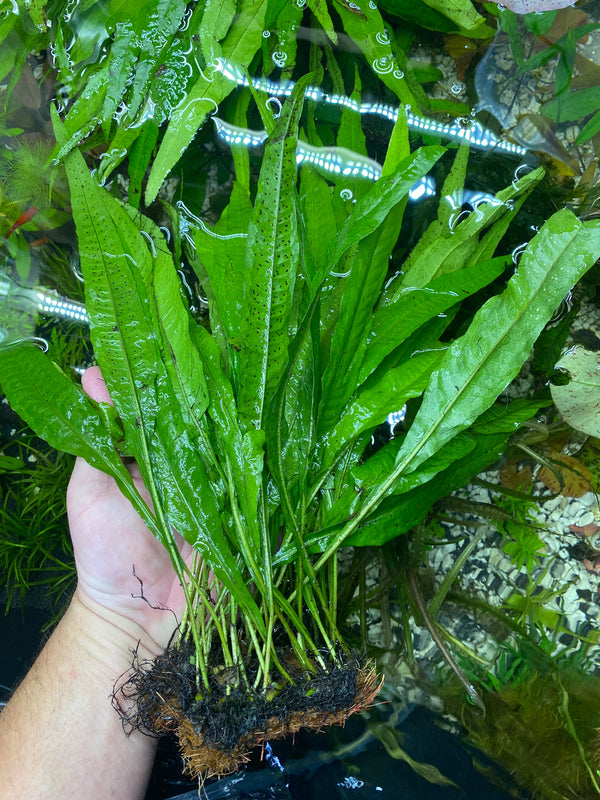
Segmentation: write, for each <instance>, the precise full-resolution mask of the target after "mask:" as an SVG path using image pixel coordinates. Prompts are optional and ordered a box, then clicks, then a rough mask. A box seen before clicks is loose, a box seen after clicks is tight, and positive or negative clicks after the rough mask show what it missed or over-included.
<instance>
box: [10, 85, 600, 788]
mask: <svg viewBox="0 0 600 800" xmlns="http://www.w3.org/2000/svg"><path fill="white" fill-rule="evenodd" d="M306 83H307V80H301V81H299V82H298V84H297V86H296V88H295V89H294V91H293V92H292V95H291V97H290V98H289V100H288V101H287V102H286V104H285V105H284V107H283V109H282V113H281V115H280V117H279V119H278V120H277V121H276V123H275V125H274V126H273V128H272V131H271V134H270V136H269V140H268V142H267V145H266V149H265V155H264V159H263V164H262V168H261V174H260V178H259V182H258V187H257V191H256V196H255V198H254V202H252V201H251V198H250V195H249V192H248V190H247V188H245V187H244V186H242V185H240V184H239V183H236V184H235V185H234V188H233V192H232V195H231V200H230V203H229V205H228V206H227V208H226V210H225V211H224V212H223V214H222V216H221V220H220V222H219V223H218V224H217V225H216V226H215V228H214V230H213V229H210V228H209V227H208V226H207V225H205V224H204V225H202V226H198V228H197V229H196V230H195V246H196V269H197V271H198V275H199V277H200V279H201V281H202V284H203V286H204V287H205V290H206V293H207V296H208V301H209V312H210V329H207V328H206V327H205V326H204V325H202V324H200V323H198V322H197V321H196V320H195V319H194V318H193V317H192V315H191V314H190V312H189V309H188V308H187V306H186V303H185V301H184V297H183V294H182V290H181V286H180V282H179V278H178V274H177V270H176V269H175V265H174V262H173V257H172V254H171V252H170V250H169V248H168V246H167V241H166V239H165V236H164V233H163V232H162V231H161V230H159V229H158V228H157V227H156V225H155V224H154V223H153V222H152V221H151V220H150V219H149V218H147V217H146V216H144V215H142V214H140V213H139V212H138V211H136V210H135V209H133V208H132V207H131V206H128V205H127V204H123V203H122V202H121V201H119V200H118V199H116V198H115V197H114V196H112V195H111V194H110V193H109V192H108V191H107V190H106V189H105V188H103V187H101V186H99V185H98V183H97V182H96V181H95V180H94V178H93V177H92V175H91V174H90V170H89V168H88V166H87V165H86V163H85V161H84V159H83V156H82V155H81V154H80V153H79V151H78V150H76V149H74V150H72V151H71V152H69V153H68V154H67V156H66V158H65V169H66V174H67V176H68V181H69V189H70V197H71V205H72V208H73V216H74V220H75V225H76V230H77V239H78V246H79V254H80V258H81V266H82V271H83V274H84V278H85V289H86V304H87V309H88V314H89V317H90V325H91V335H92V341H93V345H94V351H95V354H96V358H97V360H98V363H99V365H100V366H101V368H102V370H103V374H104V377H105V380H106V383H107V386H108V388H109V390H110V393H111V397H112V400H113V402H114V407H113V406H108V405H105V404H100V405H99V404H96V403H94V402H92V401H91V400H90V399H89V398H87V397H86V396H85V395H84V394H83V392H82V391H81V390H80V389H79V388H78V387H77V386H76V385H75V384H74V383H73V382H72V380H71V379H70V378H69V377H67V376H66V375H65V374H64V373H63V372H62V371H61V370H60V369H59V368H57V366H56V364H54V363H52V361H51V360H50V359H49V358H48V356H47V355H46V354H44V353H43V352H41V351H40V350H39V349H38V348H37V347H35V346H34V345H32V344H27V343H20V344H19V343H17V344H15V345H13V346H12V347H7V348H5V349H4V350H2V351H1V352H0V380H1V382H2V386H3V388H4V390H5V392H6V394H7V396H8V398H9V400H10V402H11V404H12V405H13V407H14V408H15V410H16V411H17V412H18V413H19V414H20V415H21V416H22V417H23V418H24V419H25V420H26V421H27V422H28V423H29V424H30V425H31V426H32V427H33V428H34V429H35V430H36V431H37V432H38V433H39V434H40V435H42V436H43V437H44V438H45V439H46V440H47V441H48V442H49V443H50V444H51V445H52V446H54V447H56V448H59V449H61V450H65V451H67V452H70V453H72V454H74V455H79V456H83V457H85V458H86V459H87V460H88V461H89V462H90V463H91V464H93V465H94V466H96V467H98V468H100V469H102V470H103V471H105V472H106V473H108V474H110V475H112V476H113V477H114V478H115V480H116V481H117V483H118V485H119V486H120V488H121V490H122V491H123V493H124V494H125V495H126V496H127V497H128V498H129V499H130V500H131V502H132V503H133V505H134V507H135V508H136V509H137V510H138V512H139V513H140V515H141V516H142V518H143V519H144V521H145V522H146V524H147V525H148V527H149V528H150V530H151V531H152V532H153V533H154V534H155V535H156V536H157V537H158V538H159V539H160V541H161V542H162V543H163V544H164V546H165V547H166V548H167V550H168V551H169V553H170V555H171V558H172V561H173V566H174V568H175V570H176V572H177V574H178V575H179V577H180V580H181V583H182V586H183V587H184V590H185V594H186V601H187V608H186V613H185V615H184V618H183V619H182V620H181V623H180V626H179V629H178V632H177V635H176V636H175V637H174V640H173V644H172V647H171V648H170V649H169V650H168V651H167V653H166V654H165V656H163V657H161V658H160V659H159V661H158V662H157V666H156V668H155V669H147V668H146V666H144V667H143V668H141V667H140V668H139V669H137V670H134V674H133V675H132V681H133V684H134V686H135V690H136V692H137V699H138V706H137V710H136V711H135V712H134V714H133V716H132V717H130V718H129V722H130V723H131V724H132V725H143V726H144V727H146V728H150V729H151V730H155V731H160V730H165V729H176V730H179V732H180V738H181V741H182V746H183V748H184V757H185V758H186V763H187V765H188V768H189V769H190V770H191V771H192V772H194V773H195V774H200V773H205V772H213V773H223V772H226V771H228V770H231V769H234V768H235V767H236V765H237V764H238V763H239V761H240V759H241V758H242V757H243V755H244V754H245V752H246V750H247V749H248V748H249V747H251V745H252V744H253V743H254V742H255V741H260V740H262V739H263V738H264V737H265V736H270V737H273V736H276V735H279V734H283V733H285V732H288V731H294V730H296V729H297V728H298V727H300V726H301V725H302V726H307V725H309V726H310V725H311V724H314V725H315V726H316V727H319V726H321V725H323V724H326V723H327V722H334V721H342V720H343V719H345V717H346V716H347V715H348V714H350V713H351V712H352V711H354V710H356V709H357V708H360V707H362V706H364V705H365V704H368V703H369V702H370V701H371V700H372V698H373V697H374V695H375V694H376V692H377V689H378V686H379V679H378V678H377V676H376V673H375V671H374V669H373V667H372V666H371V665H369V664H368V663H365V662H364V660H363V659H362V658H361V657H360V656H356V655H352V654H349V653H348V651H347V648H346V646H345V645H344V642H343V640H342V637H341V635H340V632H339V630H338V618H337V609H336V602H335V599H336V583H337V567H336V553H337V551H338V549H339V548H340V547H341V546H342V545H346V544H355V545H365V544H376V543H381V542H383V541H385V540H387V539H389V538H392V537H393V536H395V535H398V534H399V533H402V532H404V531H406V530H407V529H408V528H410V527H411V526H412V525H413V524H415V522H416V521H418V520H419V519H421V518H422V517H423V516H424V515H425V514H426V513H427V510H428V508H429V507H430V505H431V502H433V499H435V491H436V490H433V491H431V492H428V486H431V482H432V479H433V478H436V476H441V477H442V479H443V477H444V473H445V472H446V471H452V465H455V466H456V467H457V468H458V472H459V473H460V469H459V467H460V464H461V462H462V464H463V465H464V463H465V461H466V460H469V459H470V460H471V465H472V468H476V464H477V463H479V462H478V459H479V461H481V459H482V457H483V458H484V460H485V458H487V460H488V463H489V460H493V458H494V457H495V455H496V453H495V452H494V448H493V447H490V442H489V440H486V434H487V435H488V436H489V435H491V434H490V431H493V429H494V425H495V424H496V427H497V419H498V416H499V414H498V413H497V412H496V411H494V410H493V408H492V409H491V410H489V411H488V409H490V408H491V407H494V403H495V401H496V398H497V397H498V395H499V394H501V393H502V392H503V390H504V388H505V387H506V385H507V383H508V382H509V381H510V380H511V379H512V378H513V377H514V376H515V374H516V373H517V371H518V370H519V368H520V366H521V364H522V363H523V361H524V360H525V358H526V357H527V355H528V354H529V352H530V350H531V348H532V346H533V343H534V341H535V339H536V337H537V336H538V334H539V333H540V331H541V330H542V328H543V326H544V325H545V323H546V321H547V320H548V319H549V317H550V316H551V314H552V312H553V311H554V309H555V308H556V306H557V305H558V304H559V303H560V301H561V300H562V298H563V297H564V296H565V294H566V293H567V291H568V290H569V289H570V288H571V286H572V285H573V283H575V282H576V281H577V280H578V279H579V278H580V277H581V276H582V275H583V274H584V273H585V271H586V270H587V269H588V268H589V267H590V266H591V265H592V264H593V263H594V261H595V260H596V258H597V256H598V255H599V254H600V224H598V223H597V222H596V221H591V222H580V221H579V220H578V219H577V218H576V217H575V216H574V215H573V214H572V213H571V212H569V211H566V210H565V211H561V212H558V213H557V214H555V215H554V216H553V217H552V218H551V219H550V220H549V221H548V222H547V223H546V224H545V225H544V226H543V227H542V229H541V230H540V231H539V232H538V233H537V234H536V236H535V237H534V238H533V239H532V241H531V242H530V244H529V245H528V247H527V249H526V251H525V253H524V254H523V256H522V259H521V261H520V263H519V268H518V271H516V272H514V274H513V275H512V276H511V277H510V279H509V280H508V282H507V284H506V287H505V288H504V290H503V291H502V292H501V293H500V294H499V295H497V296H492V297H491V299H489V300H488V301H487V302H486V303H485V304H484V305H483V306H482V307H481V308H480V309H479V311H478V312H477V313H476V314H475V316H474V317H473V319H472V321H471V323H470V325H469V326H468V328H467V329H466V332H464V333H463V334H462V335H461V336H458V337H456V338H452V337H450V338H448V336H447V337H446V339H445V340H442V339H441V338H440V337H441V336H442V334H443V332H444V330H445V328H446V326H447V325H448V321H449V319H450V318H451V316H452V314H451V313H449V312H451V311H452V310H454V311H456V310H457V308H458V306H459V305H460V301H461V300H462V298H464V297H466V296H468V295H469V294H471V293H472V292H473V291H474V290H476V289H477V288H480V287H481V286H483V285H485V284H486V283H488V282H489V281H490V280H492V279H494V278H496V277H497V276H498V275H499V274H500V272H501V271H502V270H503V268H504V265H505V259H502V258H500V259H498V258H494V257H493V256H494V252H495V250H496V247H497V244H498V241H499V239H500V237H501V235H502V233H503V231H504V230H505V228H506V226H507V225H508V223H509V221H510V218H511V216H512V215H513V214H514V213H516V207H517V206H518V204H519V203H520V202H522V200H523V199H524V198H525V196H526V194H527V192H528V191H529V190H530V189H531V187H532V186H533V185H534V184H535V182H536V181H537V180H538V179H539V174H535V173H531V174H529V175H526V176H525V177H524V178H522V179H521V181H519V182H515V184H514V185H513V186H511V187H509V189H508V190H506V191H505V192H504V193H500V194H499V195H498V197H497V202H494V203H489V204H486V205H485V206H482V208H481V209H480V214H478V215H472V216H471V217H470V218H468V219H467V220H466V221H464V222H462V223H460V224H459V225H448V224H447V222H448V221H447V219H446V217H447V216H448V211H447V209H445V208H444V206H443V205H442V207H441V208H440V212H439V218H438V220H436V221H435V222H434V223H432V225H431V227H430V228H429V229H428V230H427V231H426V232H425V234H424V235H423V237H422V238H421V240H420V242H419V243H418V245H417V246H416V247H415V248H414V249H413V251H412V252H411V254H410V256H409V257H408V258H407V259H406V260H405V263H404V265H403V267H404V268H403V271H402V273H399V274H398V275H396V276H395V277H394V278H393V280H391V281H390V280H389V278H388V267H389V258H390V253H391V251H392V250H393V248H394V246H395V243H396V240H397V238H398V235H399V232H400V230H401V226H402V216H403V209H404V201H405V198H406V195H407V192H408V190H409V189H410V187H411V186H412V185H413V184H414V183H415V181H416V180H418V179H419V178H420V177H422V176H424V175H425V174H426V173H427V172H428V171H429V170H430V169H431V168H432V166H433V165H434V164H435V163H436V162H437V161H438V160H439V159H440V158H441V156H442V155H443V148H440V147H435V146H430V147H422V148H419V149H417V150H416V151H415V152H413V153H411V154H409V153H408V149H407V144H406V142H407V140H406V136H405V133H406V131H405V129H404V130H403V126H402V122H400V123H399V124H398V126H397V129H396V133H395V135H394V137H393V138H392V142H391V144H390V147H389V148H388V156H387V159H386V162H385V165H384V169H383V175H382V177H381V178H380V179H379V180H378V181H376V182H375V183H374V184H373V185H372V187H371V188H370V189H368V191H366V192H365V193H364V194H363V196H362V197H361V199H360V200H358V201H357V203H356V204H355V205H353V206H352V208H351V211H350V212H349V213H346V214H345V215H344V216H342V215H340V214H337V215H336V213H335V211H334V199H333V194H332V189H331V187H330V186H329V185H328V183H327V182H326V181H325V179H323V178H321V177H320V176H319V175H317V174H316V173H315V172H314V171H312V170H310V169H309V168H304V167H303V168H302V170H301V175H300V190H301V191H300V194H298V190H297V182H298V170H297V165H296V157H295V154H296V147H297V136H298V125H299V121H300V115H301V110H302V100H303V90H304V87H305V85H306ZM54 125H55V130H56V136H57V140H58V144H59V146H60V143H61V141H64V139H65V136H66V133H65V129H64V127H63V125H62V123H61V122H60V120H59V119H58V115H57V114H54ZM462 162H464V153H463V154H462V155H461V156H460V158H459V159H457V161H456V162H455V166H454V168H453V170H452V171H451V173H450V177H449V178H448V181H449V182H450V183H451V182H452V181H457V180H459V177H460V171H461V163H462ZM440 314H441V315H442V316H440ZM50 398H51V399H50ZM417 400H418V402H417ZM407 402H408V403H412V404H413V412H412V421H411V422H410V425H408V426H407V430H406V433H405V434H403V435H401V436H398V437H396V438H394V439H392V440H391V441H390V442H389V443H388V444H386V445H385V446H384V447H382V448H381V449H380V450H378V451H377V452H374V453H372V454H369V452H368V450H367V446H368V444H369V441H370V439H371V436H372V433H373V431H374V429H375V428H376V427H377V426H378V425H379V424H381V423H382V422H383V421H384V420H385V419H386V417H387V416H388V415H389V414H390V413H391V412H393V411H394V410H398V409H399V408H402V407H403V406H404V405H405V404H406V403H407ZM526 405H528V404H526ZM529 413H530V408H529V409H528V413H525V412H524V409H523V408H519V407H515V406H511V405H510V404H509V405H508V406H504V407H503V409H502V411H501V412H500V416H501V415H502V414H507V415H508V417H509V419H510V420H511V421H510V427H512V428H514V427H515V426H516V425H518V424H519V419H521V420H522V419H523V418H526V417H527V416H528V415H529ZM511 414H512V415H513V417H512V418H511ZM500 427H502V426H500ZM504 435H506V434H504ZM124 456H128V457H134V458H135V459H136V461H137V463H138V465H139V468H140V471H141V473H142V475H143V478H144V482H145V484H146V486H147V488H148V491H149V493H150V496H151V498H152V504H153V508H152V510H151V509H150V508H149V507H148V505H147V504H146V503H145V502H144V501H143V500H142V498H141V497H140V495H139V494H138V492H137V490H136V489H135V487H134V485H133V482H132V480H131V477H130V475H129V472H128V471H127V469H126V468H125V466H124V464H123V461H122V458H123V457H124ZM463 468H464V467H463ZM447 475H448V473H447V472H446V478H447ZM443 482H444V481H443V480H442V483H443ZM175 532H178V533H180V534H181V535H182V536H183V537H184V538H185V539H186V540H187V541H188V542H189V543H190V544H192V546H193V548H194V552H195V554H196V556H195V558H194V560H193V562H192V563H191V564H188V563H186V562H184V561H183V560H182V559H181V557H180V555H179V552H178V550H177V547H176V544H175ZM142 577H143V576H142ZM182 665H187V667H186V668H185V669H183V668H182ZM190 665H191V666H192V669H191V670H190V669H189V666H190ZM165 674H166V675H168V676H169V677H168V679H165V677H164V676H165ZM241 706H244V707H245V708H246V709H248V710H247V712H246V713H245V714H243V715H240V714H239V713H238V711H239V708H240V707H241ZM234 714H237V716H236V727H235V730H234V732H233V733H231V725H225V724H224V721H227V720H229V718H230V717H231V716H232V715H234ZM174 720H175V722H174ZM188 720H191V721H192V726H193V728H194V729H195V730H196V732H197V733H198V737H197V738H198V741H196V742H195V741H193V739H191V738H190V736H189V735H188V734H189V722H188ZM220 721H221V722H220ZM185 731H187V732H188V734H184V732H185ZM223 731H227V732H228V735H227V737H225V735H224V733H223Z"/></svg>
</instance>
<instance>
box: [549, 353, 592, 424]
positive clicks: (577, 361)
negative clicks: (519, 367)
mask: <svg viewBox="0 0 600 800" xmlns="http://www.w3.org/2000/svg"><path fill="white" fill-rule="evenodd" d="M556 368H557V369H559V370H565V371H566V372H567V373H568V374H569V376H570V381H569V383H567V384H566V385H564V386H552V385H551V386H550V392H551V394H552V399H553V400H554V404H555V405H556V407H557V408H558V410H559V411H560V414H561V416H562V417H563V419H564V420H565V421H566V422H568V423H569V425H571V426H572V427H573V428H575V430H578V431H583V432H584V433H587V434H590V436H600V353H596V352H593V351H592V350H586V349H585V348H583V347H581V346H580V345H576V346H575V347H571V348H570V349H569V350H567V352H566V353H565V354H564V355H563V357H562V358H561V359H560V361H558V363H557V364H556Z"/></svg>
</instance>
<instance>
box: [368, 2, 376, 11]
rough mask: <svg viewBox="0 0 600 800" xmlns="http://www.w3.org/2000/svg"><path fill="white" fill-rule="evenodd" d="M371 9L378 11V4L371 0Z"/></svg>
mask: <svg viewBox="0 0 600 800" xmlns="http://www.w3.org/2000/svg"><path fill="white" fill-rule="evenodd" d="M369 8H370V9H371V11H376V10H377V3H374V2H373V0H369Z"/></svg>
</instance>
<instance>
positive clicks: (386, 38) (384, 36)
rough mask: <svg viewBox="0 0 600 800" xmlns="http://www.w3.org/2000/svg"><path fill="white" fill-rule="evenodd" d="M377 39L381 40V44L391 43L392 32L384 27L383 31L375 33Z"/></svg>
mask: <svg viewBox="0 0 600 800" xmlns="http://www.w3.org/2000/svg"><path fill="white" fill-rule="evenodd" d="M375 39H376V40H377V41H378V42H379V44H383V45H386V44H389V43H390V34H389V32H388V30H387V28H384V29H383V30H382V31H379V33H376V34H375Z"/></svg>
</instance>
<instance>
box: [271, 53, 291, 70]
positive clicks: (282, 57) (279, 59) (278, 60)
mask: <svg viewBox="0 0 600 800" xmlns="http://www.w3.org/2000/svg"><path fill="white" fill-rule="evenodd" d="M271 58H272V59H273V63H274V64H275V66H276V67H279V69H283V67H285V62H286V61H287V53H284V52H283V50H276V51H275V52H274V53H273V55H272V56H271Z"/></svg>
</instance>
